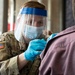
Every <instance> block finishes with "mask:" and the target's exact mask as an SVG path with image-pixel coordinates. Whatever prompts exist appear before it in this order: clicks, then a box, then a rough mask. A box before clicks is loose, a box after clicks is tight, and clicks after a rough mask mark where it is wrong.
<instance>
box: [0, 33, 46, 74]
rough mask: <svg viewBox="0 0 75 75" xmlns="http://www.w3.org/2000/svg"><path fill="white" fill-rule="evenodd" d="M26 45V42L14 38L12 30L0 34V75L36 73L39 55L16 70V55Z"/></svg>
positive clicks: (23, 49) (25, 47)
mask: <svg viewBox="0 0 75 75" xmlns="http://www.w3.org/2000/svg"><path fill="white" fill-rule="evenodd" d="M41 38H45V37H41ZM27 47H28V45H27V44H26V43H20V42H18V41H17V40H16V39H15V37H14V34H13V32H6V33H3V34H2V35H1V36H0V75H38V67H39V64H40V58H39V56H38V57H37V58H36V59H35V60H34V61H33V62H29V63H28V64H27V65H26V66H25V67H24V68H23V69H22V70H21V71H19V70H18V65H17V64H18V62H17V59H18V55H19V54H20V53H22V52H24V51H25V50H26V49H27Z"/></svg>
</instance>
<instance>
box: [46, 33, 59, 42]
mask: <svg viewBox="0 0 75 75" xmlns="http://www.w3.org/2000/svg"><path fill="white" fill-rule="evenodd" d="M57 34H58V33H53V34H51V35H50V36H49V37H48V38H47V42H48V41H49V40H51V39H52V38H54V37H55V36H56V35H57Z"/></svg>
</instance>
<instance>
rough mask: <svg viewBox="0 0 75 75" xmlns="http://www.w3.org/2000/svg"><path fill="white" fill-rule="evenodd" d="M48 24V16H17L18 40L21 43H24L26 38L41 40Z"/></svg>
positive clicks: (16, 31)
mask: <svg viewBox="0 0 75 75" xmlns="http://www.w3.org/2000/svg"><path fill="white" fill-rule="evenodd" d="M46 22H47V21H46V16H41V15H35V14H19V15H18V16H17V20H16V26H15V37H16V39H17V40H18V41H20V42H23V41H24V40H25V38H28V39H35V38H39V37H40V36H41V35H42V34H43V31H44V30H45V28H46ZM29 35H30V36H29Z"/></svg>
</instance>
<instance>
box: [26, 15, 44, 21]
mask: <svg viewBox="0 0 75 75" xmlns="http://www.w3.org/2000/svg"><path fill="white" fill-rule="evenodd" d="M25 17H26V18H27V19H35V20H42V19H43V16H38V15H25Z"/></svg>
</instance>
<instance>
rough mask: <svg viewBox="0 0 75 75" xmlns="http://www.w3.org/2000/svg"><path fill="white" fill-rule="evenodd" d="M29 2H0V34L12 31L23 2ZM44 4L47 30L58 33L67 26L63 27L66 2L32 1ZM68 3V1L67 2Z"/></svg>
mask: <svg viewBox="0 0 75 75" xmlns="http://www.w3.org/2000/svg"><path fill="white" fill-rule="evenodd" d="M27 1H31V0H0V34H2V33H4V32H6V31H12V30H14V27H15V21H16V17H17V15H18V12H19V10H20V8H21V6H22V4H23V3H24V2H27ZM34 1H38V2H40V3H43V4H45V6H46V9H47V10H48V17H47V30H50V31H52V32H60V31H62V30H63V29H65V28H67V27H68V26H67V25H65V16H64V14H65V13H64V11H65V9H64V8H65V3H66V2H65V1H66V0H34ZM68 1H69V0H68Z"/></svg>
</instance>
